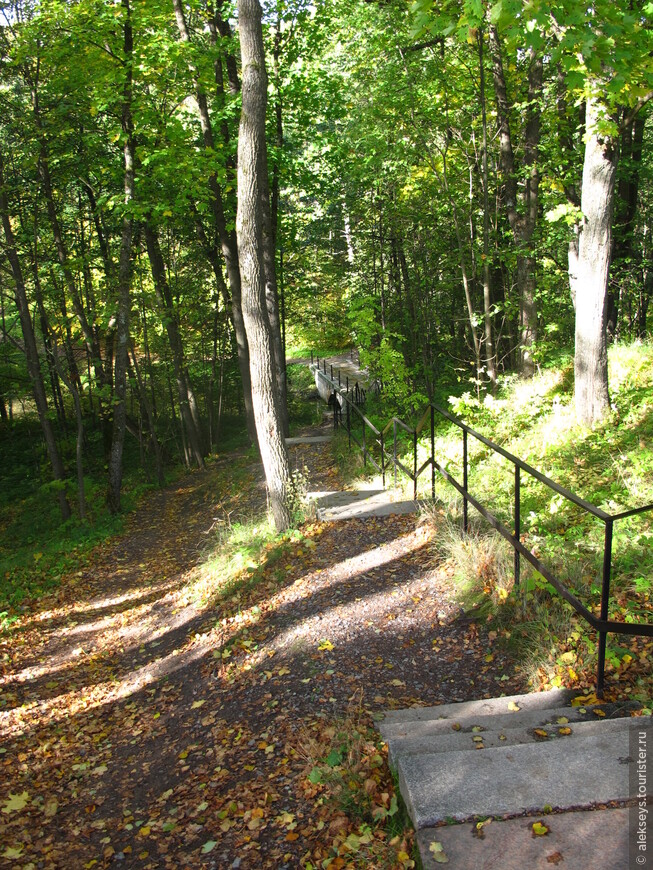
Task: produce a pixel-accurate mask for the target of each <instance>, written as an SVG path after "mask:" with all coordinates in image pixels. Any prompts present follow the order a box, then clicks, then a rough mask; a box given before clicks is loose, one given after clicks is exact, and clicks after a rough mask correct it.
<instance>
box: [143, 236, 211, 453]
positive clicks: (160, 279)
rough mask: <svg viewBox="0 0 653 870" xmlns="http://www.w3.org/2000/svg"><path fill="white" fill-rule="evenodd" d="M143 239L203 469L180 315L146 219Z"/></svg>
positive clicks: (186, 416) (191, 436) (188, 426)
mask: <svg viewBox="0 0 653 870" xmlns="http://www.w3.org/2000/svg"><path fill="white" fill-rule="evenodd" d="M145 242H146V245H147V255H148V258H149V260H150V267H151V269H152V278H153V281H154V289H155V291H156V296H157V300H158V302H159V307H160V309H161V316H162V320H163V322H164V324H165V328H166V332H167V333H168V342H169V344H170V350H171V351H172V365H173V368H174V371H175V380H176V381H177V394H178V396H179V409H180V413H181V415H182V417H183V420H184V425H185V427H186V434H187V436H188V441H189V444H190V448H191V451H192V453H193V456H194V459H195V462H196V463H197V465H198V467H199V468H204V451H203V449H202V432H201V429H199V428H198V422H199V421H198V420H196V419H195V417H194V416H193V408H194V407H195V408H196V403H195V398H194V394H193V387H192V385H191V383H190V378H189V376H188V371H187V369H186V365H185V363H184V349H183V345H182V341H181V332H180V329H179V316H178V314H177V311H176V310H175V308H174V306H173V302H172V293H171V292H170V287H169V285H168V279H167V278H166V273H165V266H164V263H163V256H162V254H161V247H160V245H159V238H158V235H157V232H156V230H155V229H154V227H153V226H152V224H151V223H150V221H149V220H146V221H145Z"/></svg>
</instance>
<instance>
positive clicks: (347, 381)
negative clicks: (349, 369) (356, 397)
mask: <svg viewBox="0 0 653 870" xmlns="http://www.w3.org/2000/svg"><path fill="white" fill-rule="evenodd" d="M345 383H346V384H347V392H349V375H347V378H346V380H345Z"/></svg>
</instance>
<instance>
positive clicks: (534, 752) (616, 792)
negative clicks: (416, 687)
mask: <svg viewBox="0 0 653 870" xmlns="http://www.w3.org/2000/svg"><path fill="white" fill-rule="evenodd" d="M629 732H630V726H629V725H624V727H622V728H620V729H619V730H617V731H610V732H603V731H601V733H599V734H589V735H584V736H578V737H576V738H574V739H573V740H556V741H555V742H553V741H552V742H551V743H546V742H544V743H530V744H518V745H515V746H499V747H494V748H491V749H487V750H485V751H482V752H471V751H469V750H468V749H465V750H458V751H452V752H430V753H421V754H418V755H406V756H402V757H400V758H399V760H398V764H397V772H398V776H399V788H400V791H401V794H402V796H403V798H404V801H405V802H406V806H407V809H408V812H409V815H410V818H411V820H412V822H413V825H414V826H415V828H416V829H417V830H419V829H421V828H427V827H431V826H433V825H437V824H439V823H442V822H445V821H447V820H449V819H456V820H464V819H469V818H472V817H473V816H501V815H518V814H520V813H525V812H542V811H543V810H544V807H547V806H550V807H552V808H553V809H557V808H561V809H566V808H570V807H591V806H594V805H596V804H604V803H608V802H610V801H624V800H626V799H627V798H628V796H629V770H630V767H631V765H633V764H634V763H635V761H634V759H633V758H631V757H630V755H629ZM525 866H527V865H525Z"/></svg>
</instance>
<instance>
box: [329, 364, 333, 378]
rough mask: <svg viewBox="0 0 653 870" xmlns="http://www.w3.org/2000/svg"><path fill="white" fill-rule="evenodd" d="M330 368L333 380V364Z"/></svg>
mask: <svg viewBox="0 0 653 870" xmlns="http://www.w3.org/2000/svg"><path fill="white" fill-rule="evenodd" d="M329 368H330V369H331V380H333V366H332V365H330V366H329Z"/></svg>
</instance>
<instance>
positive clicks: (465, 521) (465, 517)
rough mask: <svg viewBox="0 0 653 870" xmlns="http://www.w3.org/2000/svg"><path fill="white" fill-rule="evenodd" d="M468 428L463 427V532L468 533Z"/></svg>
mask: <svg viewBox="0 0 653 870" xmlns="http://www.w3.org/2000/svg"><path fill="white" fill-rule="evenodd" d="M467 483H468V480H467V429H463V489H464V491H465V495H463V532H464V533H465V534H467V529H468V504H467Z"/></svg>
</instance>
